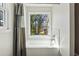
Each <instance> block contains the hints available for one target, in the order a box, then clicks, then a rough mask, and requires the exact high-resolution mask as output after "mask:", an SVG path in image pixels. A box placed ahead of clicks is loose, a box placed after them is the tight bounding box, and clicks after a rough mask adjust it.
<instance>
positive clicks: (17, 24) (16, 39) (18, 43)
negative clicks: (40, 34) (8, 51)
mask: <svg viewBox="0 0 79 59" xmlns="http://www.w3.org/2000/svg"><path fill="white" fill-rule="evenodd" d="M22 16H23V4H20V3H16V4H14V17H15V18H14V32H13V56H25V55H26V50H25V38H24V36H25V35H24V33H25V32H24V28H21V20H23V19H22Z"/></svg>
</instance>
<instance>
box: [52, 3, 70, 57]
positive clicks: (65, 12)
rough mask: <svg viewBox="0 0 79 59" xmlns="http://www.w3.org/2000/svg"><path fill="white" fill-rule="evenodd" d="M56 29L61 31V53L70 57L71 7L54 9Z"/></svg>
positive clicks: (67, 5)
mask: <svg viewBox="0 0 79 59" xmlns="http://www.w3.org/2000/svg"><path fill="white" fill-rule="evenodd" d="M53 12H54V15H53V16H54V28H58V29H59V30H60V53H61V55H65V56H67V55H70V5H69V4H60V5H59V6H56V7H54V10H53Z"/></svg>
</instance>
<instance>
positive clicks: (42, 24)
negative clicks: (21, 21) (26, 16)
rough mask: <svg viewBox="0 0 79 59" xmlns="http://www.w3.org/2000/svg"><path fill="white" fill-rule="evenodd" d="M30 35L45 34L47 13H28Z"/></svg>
mask: <svg viewBox="0 0 79 59" xmlns="http://www.w3.org/2000/svg"><path fill="white" fill-rule="evenodd" d="M30 17H31V18H30V25H31V26H30V27H31V30H30V31H31V35H47V34H48V15H47V14H34V15H33V14H32V15H30Z"/></svg>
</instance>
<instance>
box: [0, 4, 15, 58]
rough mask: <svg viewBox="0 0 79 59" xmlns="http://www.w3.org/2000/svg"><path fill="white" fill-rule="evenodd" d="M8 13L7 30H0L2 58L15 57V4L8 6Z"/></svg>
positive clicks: (0, 52)
mask: <svg viewBox="0 0 79 59" xmlns="http://www.w3.org/2000/svg"><path fill="white" fill-rule="evenodd" d="M6 9H7V12H8V16H9V17H8V19H7V20H8V25H7V27H8V28H7V29H5V30H4V29H0V56H12V55H13V14H14V11H13V4H6Z"/></svg>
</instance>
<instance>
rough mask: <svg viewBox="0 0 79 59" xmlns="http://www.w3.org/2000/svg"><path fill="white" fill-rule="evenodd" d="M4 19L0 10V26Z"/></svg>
mask: <svg viewBox="0 0 79 59" xmlns="http://www.w3.org/2000/svg"><path fill="white" fill-rule="evenodd" d="M3 23H4V19H3V11H2V10H0V26H3Z"/></svg>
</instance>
